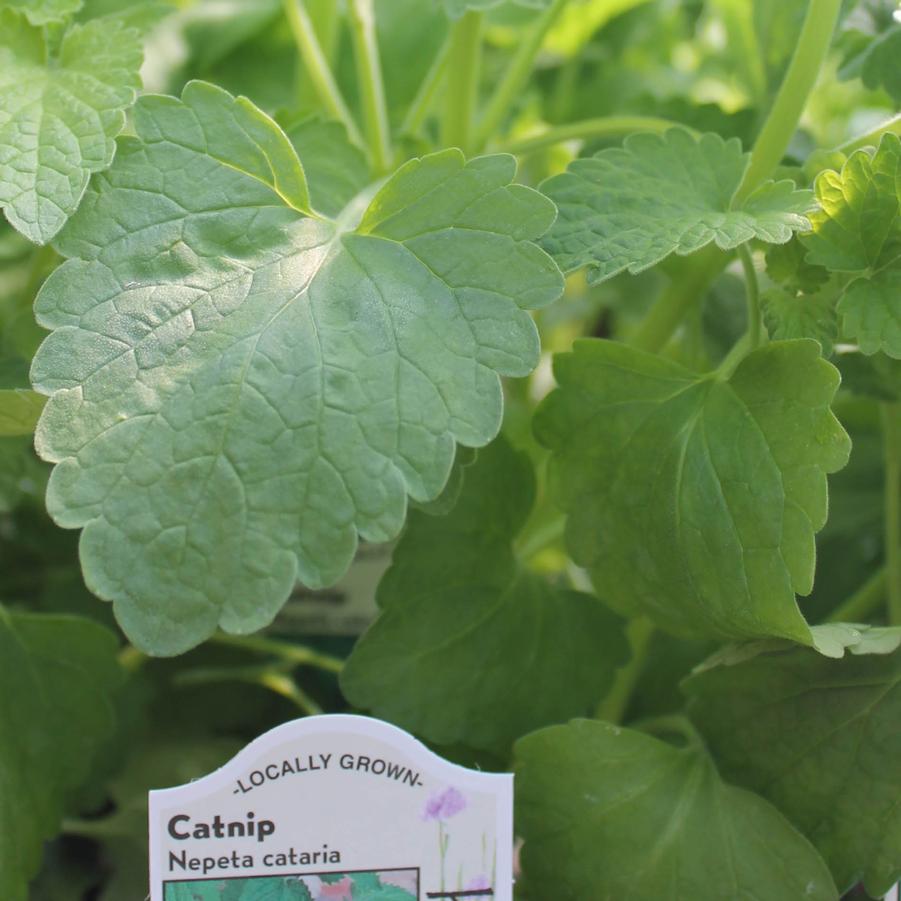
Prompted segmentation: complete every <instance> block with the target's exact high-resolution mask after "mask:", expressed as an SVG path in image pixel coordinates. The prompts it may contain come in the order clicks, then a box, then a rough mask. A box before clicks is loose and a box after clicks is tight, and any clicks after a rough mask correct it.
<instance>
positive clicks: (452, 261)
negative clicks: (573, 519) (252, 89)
mask: <svg viewBox="0 0 901 901" xmlns="http://www.w3.org/2000/svg"><path fill="white" fill-rule="evenodd" d="M135 128H136V131H137V135H138V137H137V138H125V139H123V140H122V141H121V142H120V148H119V152H118V154H117V158H116V162H115V164H114V165H113V167H112V169H111V170H110V171H109V172H108V173H105V174H103V175H101V176H99V177H98V178H96V179H95V180H94V182H93V183H92V186H91V189H90V191H89V194H88V196H87V197H86V198H85V201H84V203H83V205H82V208H81V210H80V211H79V213H78V215H77V216H76V217H75V218H74V219H73V221H72V222H71V224H70V225H69V227H68V228H67V229H66V230H65V231H64V232H63V234H62V235H61V236H60V238H59V242H58V244H59V248H60V250H61V251H62V252H64V253H65V254H66V255H68V256H70V257H75V259H71V260H69V261H67V262H66V263H64V264H63V265H62V266H61V267H60V268H59V269H57V270H56V271H55V272H54V273H53V275H52V276H51V277H50V278H49V279H48V281H47V282H46V284H45V286H44V288H43V289H42V291H41V294H40V295H39V297H38V301H37V307H36V308H37V312H38V316H39V320H40V322H41V323H42V324H43V325H44V326H45V327H47V328H50V329H54V330H55V331H54V332H53V334H52V335H50V336H49V337H48V338H47V340H46V341H45V342H44V344H43V345H42V346H41V348H40V349H39V351H38V354H37V356H36V357H35V360H34V364H33V368H32V378H33V381H34V384H35V387H36V389H37V390H39V391H41V392H42V393H47V394H51V393H52V395H53V396H52V397H51V399H50V401H49V402H48V404H47V406H46V408H45V411H44V414H43V416H42V418H41V421H40V423H39V425H38V430H37V436H36V445H37V447H38V449H39V452H40V453H41V454H42V455H43V456H44V458H45V459H47V460H50V461H52V462H55V463H57V464H59V465H57V467H56V468H55V470H54V473H53V476H52V477H51V481H50V485H49V488H48V496H47V502H48V507H49V509H50V510H51V512H52V515H53V516H54V518H55V519H56V521H57V522H58V523H59V524H60V525H63V526H65V527H68V528H76V527H85V531H84V534H83V536H82V540H81V545H80V549H81V560H82V566H83V569H84V572H85V578H86V581H87V583H88V585H89V587H90V588H91V590H92V591H94V593H95V594H98V595H99V596H100V597H103V598H108V599H111V600H113V601H114V602H115V609H116V614H117V616H118V618H119V622H120V623H121V624H122V627H123V628H124V629H125V631H126V633H127V634H128V635H129V637H130V638H131V639H132V641H133V642H134V643H135V644H136V645H138V646H139V647H140V648H142V649H144V650H148V651H150V652H153V653H157V654H175V653H178V652H180V651H183V650H185V649H187V648H189V647H191V646H193V645H195V644H197V643H198V642H200V641H202V640H203V639H204V638H206V637H207V636H209V635H210V634H211V633H212V632H213V631H214V630H215V629H216V628H217V627H218V626H221V627H222V628H224V629H226V630H227V631H231V632H250V631H253V630H256V629H259V628H260V627H262V626H263V625H265V624H266V623H268V622H269V621H270V620H271V619H272V617H273V616H274V615H275V613H276V612H277V611H278V609H279V608H280V606H281V605H282V603H283V602H284V600H285V599H286V598H287V596H288V594H289V593H290V591H291V590H292V588H293V586H294V584H295V581H296V580H297V579H298V578H299V579H300V580H301V581H303V582H304V583H305V584H307V585H308V586H311V587H321V586H324V585H328V584H332V583H334V582H335V581H337V579H338V578H340V576H341V575H342V574H343V573H344V572H345V570H346V569H347V567H348V565H349V564H350V561H351V560H352V558H353V555H354V551H355V549H356V545H357V536H358V534H359V535H360V536H361V537H363V538H364V539H366V540H370V541H386V540H389V539H391V538H393V537H394V536H395V535H396V534H397V533H398V532H399V531H400V528H401V526H402V524H403V521H404V516H405V512H406V496H407V495H408V494H409V495H410V496H411V497H412V498H414V499H415V500H420V501H424V500H429V499H431V498H433V497H435V496H437V495H438V494H439V493H440V492H441V490H442V488H443V487H444V484H445V482H446V480H447V478H448V474H449V472H450V469H451V465H452V463H453V458H454V442H455V441H458V442H460V443H462V444H465V445H468V446H478V445H482V444H485V443H487V442H488V441H489V440H490V439H491V438H492V437H493V436H494V435H495V434H496V432H497V429H498V426H499V424H500V418H501V409H502V398H501V390H500V380H499V378H498V375H499V374H503V375H525V374H526V373H528V372H529V371H530V370H531V369H532V367H533V366H534V365H535V363H536V361H537V359H538V337H537V333H536V330H535V326H534V324H533V322H532V320H531V318H530V317H529V315H528V314H527V313H526V312H525V310H524V308H526V307H538V306H542V305H543V304H546V303H548V302H550V301H552V300H553V299H555V298H556V297H557V296H558V295H559V294H560V292H561V289H562V278H561V276H560V273H559V271H558V270H557V268H556V266H555V265H554V263H553V261H552V260H551V259H550V258H549V257H548V256H547V255H546V254H545V253H544V252H543V251H542V250H540V249H539V248H538V247H537V246H536V245H535V244H533V243H531V239H532V238H533V237H536V236H537V235H539V234H541V232H542V231H544V229H546V228H547V226H548V225H549V223H550V221H551V219H552V218H553V215H554V210H553V207H552V205H551V204H550V203H549V202H548V201H547V200H546V199H545V198H543V197H542V196H541V195H540V194H538V193H537V192H535V191H533V190H531V189H529V188H526V187H523V186H520V185H512V184H511V183H510V182H511V179H512V178H513V175H514V172H515V163H514V160H513V158H512V157H510V156H506V155H496V156H488V157H481V158H479V159H475V160H472V161H470V162H468V163H467V162H465V161H464V159H463V157H462V155H461V154H460V153H459V151H455V150H447V151H444V152H442V153H437V154H433V155H431V156H428V157H425V158H423V159H421V160H412V161H410V162H409V163H407V164H406V165H404V166H403V167H402V168H401V169H400V170H398V171H397V172H396V173H395V174H394V175H393V176H392V177H391V178H390V179H388V181H387V182H386V183H385V184H384V185H383V187H382V188H381V189H380V190H379V191H378V193H377V194H376V196H375V197H374V199H372V201H371V202H370V203H369V205H368V208H366V209H365V211H364V210H363V209H361V208H360V207H361V206H362V205H361V204H357V205H354V206H352V208H350V209H349V210H347V211H345V213H344V214H343V215H342V219H341V220H340V221H337V222H334V221H331V220H328V219H324V218H320V217H318V216H314V215H311V214H310V213H309V212H308V207H309V202H308V191H307V184H306V179H305V177H304V172H303V169H302V167H301V165H300V163H299V161H298V159H297V157H296V155H295V153H294V150H293V148H292V147H291V144H290V143H289V141H288V140H287V138H286V137H285V135H284V133H283V132H282V131H281V130H280V129H279V128H278V127H277V126H276V125H275V123H273V122H272V121H271V120H270V119H268V118H267V117H266V116H265V115H264V114H263V113H261V112H260V111H259V110H257V109H256V108H255V107H253V106H252V105H251V104H250V103H249V102H248V101H246V100H241V99H238V100H235V99H234V98H232V97H231V96H230V95H229V94H227V93H225V92H224V91H222V90H220V89H217V88H215V87H213V86H212V85H207V84H203V83H199V82H195V83H192V84H190V85H188V87H186V88H185V92H184V95H183V99H182V100H177V99H175V98H170V97H155V96H146V97H142V98H141V99H140V100H139V101H138V103H137V105H136V107H135ZM360 215H362V219H361V220H359V219H358V217H359V216H360Z"/></svg>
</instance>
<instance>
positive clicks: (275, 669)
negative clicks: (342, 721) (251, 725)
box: [173, 661, 322, 716]
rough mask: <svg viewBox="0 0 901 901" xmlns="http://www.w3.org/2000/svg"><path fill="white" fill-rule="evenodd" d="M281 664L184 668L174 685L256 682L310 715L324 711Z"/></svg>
mask: <svg viewBox="0 0 901 901" xmlns="http://www.w3.org/2000/svg"><path fill="white" fill-rule="evenodd" d="M288 665H290V664H289V663H288V662H287V661H284V662H283V663H282V664H276V665H274V666H272V665H263V666H219V667H203V668H198V669H190V670H183V671H182V672H180V673H178V675H177V676H176V677H175V679H174V680H173V682H174V684H175V685H210V684H213V685H216V684H218V683H221V682H243V683H245V684H247V685H257V686H259V687H260V688H265V689H267V690H268V691H272V692H274V693H275V694H277V695H281V696H282V697H283V698H287V699H288V700H289V701H291V702H292V703H293V704H295V705H296V706H297V707H298V709H300V710H301V711H303V712H304V713H305V714H308V715H311V716H312V715H315V714H319V713H322V708H321V707H320V706H319V705H318V704H317V703H316V702H315V701H314V700H313V699H312V698H311V697H310V696H309V695H308V694H307V693H306V692H305V691H304V690H303V689H302V688H301V687H300V686H299V685H298V684H297V682H295V680H294V679H292V678H291V676H290V675H288V673H286V672H284V670H283V667H284V666H288Z"/></svg>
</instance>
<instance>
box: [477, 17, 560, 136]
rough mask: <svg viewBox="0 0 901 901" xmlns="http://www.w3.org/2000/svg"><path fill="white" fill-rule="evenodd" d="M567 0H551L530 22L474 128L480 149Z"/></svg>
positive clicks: (520, 86) (512, 99)
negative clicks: (536, 17)
mask: <svg viewBox="0 0 901 901" xmlns="http://www.w3.org/2000/svg"><path fill="white" fill-rule="evenodd" d="M567 3H568V0H553V2H552V3H551V5H550V6H549V7H548V8H547V9H546V10H545V11H544V12H543V13H542V14H541V16H540V17H539V19H538V21H537V22H535V24H534V25H533V26H532V28H531V30H530V31H529V32H528V34H527V35H526V37H525V39H524V40H523V42H522V43H521V44H520V45H519V48H518V49H517V51H516V53H515V54H514V55H513V59H512V60H511V61H510V65H509V67H508V68H507V71H506V72H505V73H504V77H503V78H502V79H501V83H500V84H499V85H498V86H497V90H496V91H495V92H494V95H493V96H492V98H491V100H489V101H488V106H487V107H486V108H485V113H484V115H483V116H482V118H481V121H480V122H479V127H478V129H477V130H476V138H475V147H476V149H477V150H482V149H483V148H484V147H485V145H486V144H487V143H488V142H489V141H490V140H491V138H492V137H493V136H494V134H495V133H496V132H497V130H498V129H499V128H500V126H501V123H502V122H503V120H504V116H506V115H507V112H508V111H509V109H510V107H511V106H512V105H513V103H514V102H515V101H516V98H517V97H518V96H519V95H520V93H521V91H522V89H523V87H524V86H525V85H526V83H527V82H528V80H529V75H531V73H532V66H533V65H534V63H535V57H536V56H538V51H539V50H540V49H541V45H542V43H543V42H544V38H545V35H546V34H547V33H548V31H549V30H550V29H551V26H552V25H553V24H554V22H556V21H557V18H558V16H559V15H560V13H562V12H563V8H564V7H565V6H566V4H567Z"/></svg>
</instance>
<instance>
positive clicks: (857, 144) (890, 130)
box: [835, 113, 901, 154]
mask: <svg viewBox="0 0 901 901" xmlns="http://www.w3.org/2000/svg"><path fill="white" fill-rule="evenodd" d="M887 134H893V135H901V113H899V114H898V115H897V116H892V118H891V119H887V120H886V121H885V122H883V123H882V125H877V126H876V127H875V128H871V129H870V130H869V131H868V132H866V133H864V134H862V135H858V137H856V138H851V140H850V141H845V143H844V144H839V145H838V147H836V148H835V149H836V150H837V151H838V152H839V153H845V154H851V153H854V151H855V150H860V148H861V147H875V146H876V145H877V144H878V143H879V139H880V138H881V137H882V136H883V135H887Z"/></svg>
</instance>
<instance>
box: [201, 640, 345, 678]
mask: <svg viewBox="0 0 901 901" xmlns="http://www.w3.org/2000/svg"><path fill="white" fill-rule="evenodd" d="M210 641H212V642H214V643H215V644H221V645H225V646H227V647H231V648H240V649H241V650H244V651H250V652H252V653H254V654H267V655H269V656H270V657H279V658H281V659H283V660H286V661H288V662H290V663H292V664H294V665H295V666H315V667H317V668H318V669H322V670H326V671H327V672H330V673H340V672H341V669H342V667H343V666H344V662H343V661H342V660H340V659H339V658H337V657H332V656H330V655H329V654H321V653H320V652H319V651H315V650H313V648H310V647H306V646H305V645H299V644H292V643H291V642H288V641H278V640H277V639H273V638H265V637H264V636H262V635H229V634H227V633H225V632H217V633H216V634H215V635H214V636H213V637H212V638H211V639H210Z"/></svg>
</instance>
